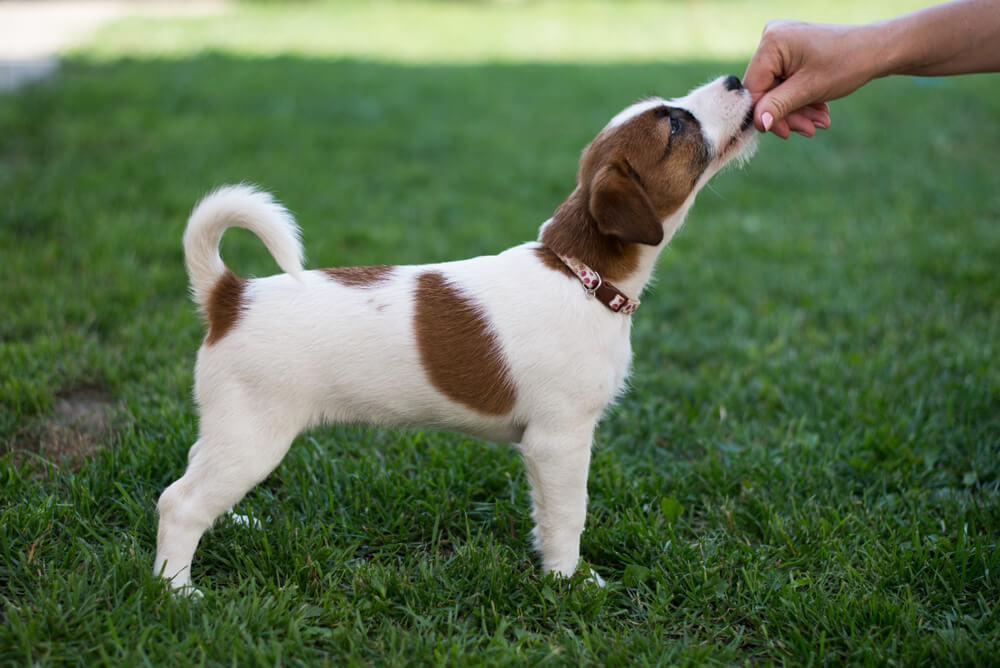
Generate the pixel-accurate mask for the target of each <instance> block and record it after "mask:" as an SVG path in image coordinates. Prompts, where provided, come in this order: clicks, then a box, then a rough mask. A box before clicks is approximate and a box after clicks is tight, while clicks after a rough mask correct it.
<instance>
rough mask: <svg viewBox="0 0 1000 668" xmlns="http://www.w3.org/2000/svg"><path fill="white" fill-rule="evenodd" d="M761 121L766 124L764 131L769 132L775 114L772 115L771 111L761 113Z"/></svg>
mask: <svg viewBox="0 0 1000 668" xmlns="http://www.w3.org/2000/svg"><path fill="white" fill-rule="evenodd" d="M760 122H761V123H763V124H764V132H767V131H768V130H770V129H771V126H772V125H773V124H774V116H772V115H771V112H769V111H765V112H764V113H763V114H761V115H760Z"/></svg>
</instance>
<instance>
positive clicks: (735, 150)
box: [715, 106, 755, 165]
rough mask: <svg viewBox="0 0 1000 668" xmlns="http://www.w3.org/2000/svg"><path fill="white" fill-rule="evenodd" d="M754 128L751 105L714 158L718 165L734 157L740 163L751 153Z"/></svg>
mask: <svg viewBox="0 0 1000 668" xmlns="http://www.w3.org/2000/svg"><path fill="white" fill-rule="evenodd" d="M754 135H755V130H754V126H753V106H750V107H749V108H748V109H747V112H746V114H745V115H744V116H743V120H742V121H741V122H740V126H739V129H738V130H737V131H736V132H735V133H733V135H732V136H731V137H730V138H729V140H728V141H727V142H726V143H725V145H724V146H723V148H722V150H721V151H719V153H718V154H717V155H716V157H715V159H716V162H718V163H719V164H720V165H721V164H725V163H727V162H729V161H730V160H732V159H733V158H736V159H737V160H739V162H740V163H741V164H742V163H743V162H745V161H746V160H748V159H749V158H750V155H751V154H752V153H753V146H754V141H753V138H754Z"/></svg>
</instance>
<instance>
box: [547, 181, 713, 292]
mask: <svg viewBox="0 0 1000 668" xmlns="http://www.w3.org/2000/svg"><path fill="white" fill-rule="evenodd" d="M693 202H694V195H693V194H692V196H691V197H690V198H688V200H687V201H686V202H684V204H683V206H681V207H680V209H678V210H677V211H675V212H674V213H672V214H671V215H670V216H669V217H668V218H667V219H666V220H665V221H664V223H663V232H664V235H663V241H662V242H661V243H660V244H658V245H656V246H649V245H646V244H637V243H629V242H626V241H623V240H621V239H619V238H617V237H613V236H609V235H607V234H603V233H602V232H601V231H600V230H598V228H597V221H596V220H594V217H593V216H592V215H591V213H590V210H589V207H588V206H587V197H586V194H585V193H584V191H583V189H582V188H581V187H579V186H577V188H576V190H574V191H573V192H572V194H570V196H569V197H567V198H566V200H565V201H564V202H563V203H562V204H560V205H559V207H558V208H557V209H556V211H555V213H554V214H553V216H552V218H551V219H549V220H548V221H547V222H546V223H545V224H544V225H542V228H541V230H540V231H539V237H538V240H539V241H540V242H541V243H542V244H543V245H545V246H547V247H548V248H550V249H552V250H553V251H555V252H556V253H561V254H563V255H571V256H573V257H575V258H577V259H579V260H580V261H581V262H583V263H584V264H586V265H587V266H589V267H590V268H592V269H593V270H594V271H596V272H597V273H599V274H600V275H601V277H602V278H603V279H604V280H607V281H611V282H612V283H614V285H615V286H616V287H617V288H618V289H619V290H621V291H622V292H624V293H625V294H626V295H628V296H629V297H632V298H635V299H638V298H639V295H641V294H642V291H643V289H645V287H646V285H647V284H648V283H649V281H650V279H651V278H652V277H653V271H654V270H655V269H656V261H657V259H658V258H659V256H660V252H661V251H662V250H663V249H664V248H665V247H666V245H667V243H669V242H670V239H671V238H672V237H673V235H674V233H675V232H676V231H677V229H678V228H679V227H680V226H681V224H682V223H683V222H684V218H685V216H686V215H687V212H688V210H689V209H690V208H691V205H692V204H693Z"/></svg>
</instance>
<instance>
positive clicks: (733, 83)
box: [155, 76, 755, 588]
mask: <svg viewBox="0 0 1000 668" xmlns="http://www.w3.org/2000/svg"><path fill="white" fill-rule="evenodd" d="M750 109H751V99H750V94H749V93H748V92H747V91H746V90H745V89H744V88H743V87H742V86H741V85H740V81H739V79H738V78H736V77H734V76H729V77H722V78H719V79H717V80H715V81H713V82H711V83H708V84H706V85H704V86H702V87H700V88H698V89H696V90H694V91H692V92H691V93H690V94H688V95H686V96H685V97H682V98H678V99H674V100H664V99H661V98H651V99H647V100H644V101H642V102H639V103H637V104H633V105H632V106H630V107H628V108H626V109H625V110H623V111H622V112H621V113H619V114H618V115H617V116H615V117H614V118H613V119H611V122H609V123H608V125H607V126H606V127H605V128H604V129H603V130H601V132H600V134H598V135H597V137H596V138H595V139H594V141H593V142H592V143H591V144H590V145H589V146H588V147H587V148H586V149H585V150H584V152H583V156H582V158H581V161H580V169H579V173H578V176H577V185H576V188H575V189H574V190H573V192H572V193H571V194H570V195H569V197H568V198H567V199H566V201H564V202H563V203H562V204H561V205H560V206H559V207H558V209H556V212H555V214H554V215H553V216H552V218H551V219H549V220H548V221H546V222H545V223H544V224H543V225H542V227H541V230H540V235H539V240H538V241H537V242H532V243H526V244H522V245H520V246H515V247H514V248H510V249H508V250H506V251H504V252H502V253H500V254H499V255H493V256H488V257H477V258H473V259H471V260H461V261H458V262H447V263H442V264H428V265H417V266H389V265H384V266H373V267H341V268H337V269H322V270H317V271H305V270H303V268H302V248H301V245H300V243H299V239H298V233H299V230H298V227H297V226H296V224H295V222H294V220H293V219H292V217H291V216H290V215H289V214H288V212H287V211H285V209H283V208H282V207H281V206H280V205H279V204H277V203H275V202H274V200H272V199H271V197H270V196H269V195H267V194H265V193H263V192H260V191H258V190H255V189H253V188H251V187H248V186H229V187H224V188H220V189H219V190H217V191H215V192H214V193H212V194H210V195H209V196H207V197H206V198H205V199H204V200H202V201H201V202H200V203H199V204H198V206H197V207H196V208H195V210H194V212H193V213H192V214H191V218H190V220H189V221H188V226H187V230H186V231H185V233H184V252H185V257H186V261H187V269H188V273H189V275H190V279H191V285H192V290H193V293H194V299H195V301H197V303H198V305H199V306H200V307H201V309H202V310H203V312H204V314H205V316H206V318H207V321H208V335H207V337H206V338H205V342H204V344H203V345H202V347H201V349H200V350H199V351H198V361H197V365H196V369H195V396H196V399H197V402H198V406H199V408H200V413H201V423H200V431H199V438H198V440H197V442H196V443H195V444H194V445H193V446H192V447H191V450H190V452H189V454H188V466H187V470H186V471H185V473H184V475H183V477H181V478H180V479H179V480H177V481H176V482H174V483H173V484H172V485H170V486H169V487H167V489H166V490H165V491H164V492H163V494H162V495H161V496H160V500H159V513H160V526H159V533H158V537H157V546H156V563H155V571H156V573H157V574H159V575H162V576H163V577H166V578H168V579H169V580H170V581H171V583H172V585H173V586H174V587H177V588H181V587H189V586H190V585H191V559H192V557H193V556H194V551H195V548H196V546H197V544H198V541H199V539H200V538H201V535H202V534H203V533H204V532H205V530H206V529H208V528H209V526H210V525H211V524H212V523H213V522H214V521H215V519H216V518H217V517H219V516H220V515H221V514H223V513H225V512H226V511H227V510H228V509H230V508H231V507H232V506H233V505H234V504H235V503H237V502H238V501H239V500H240V499H241V498H242V497H243V496H244V495H245V494H246V493H247V492H248V491H249V490H250V489H251V488H252V487H254V485H256V484H257V483H259V482H260V481H262V480H263V479H264V478H265V477H266V476H267V475H268V474H270V473H271V471H273V470H274V468H275V467H276V466H277V465H278V463H279V462H280V461H281V459H282V457H284V455H285V453H286V452H287V451H288V448H289V446H290V445H291V443H292V440H293V439H294V438H295V436H296V435H297V434H298V433H299V432H301V431H302V430H303V429H306V428H308V427H310V426H313V425H318V424H321V423H336V422H340V423H359V422H363V423H370V424H377V425H392V426H417V425H419V426H425V427H432V428H440V429H453V430H458V431H462V432H466V433H469V434H472V435H474V436H477V437H481V438H484V439H488V440H492V441H507V442H511V443H517V444H519V445H518V447H519V449H520V451H521V453H522V455H523V457H524V462H525V467H526V469H527V473H528V478H529V480H530V483H531V499H532V503H533V506H534V509H533V513H532V517H533V519H534V521H535V529H534V538H535V543H536V546H537V549H538V550H539V551H540V552H541V557H542V566H543V568H544V570H545V572H550V571H555V572H557V573H561V574H563V575H570V574H572V573H573V572H574V570H575V569H576V567H577V563H578V561H579V558H580V534H581V533H582V531H583V526H584V518H585V515H586V505H587V469H588V466H589V464H590V448H591V439H592V435H593V432H594V428H595V426H596V425H597V422H598V420H600V418H601V414H602V412H603V411H604V410H605V408H606V407H607V406H608V405H609V404H610V403H611V402H612V401H614V399H615V398H616V397H617V396H618V395H619V393H621V391H622V389H623V388H624V386H625V382H626V378H627V376H628V373H629V365H630V361H631V356H632V350H631V345H630V342H629V332H630V330H631V327H632V318H631V314H632V313H633V312H634V311H635V308H636V306H637V305H638V303H639V302H638V301H637V299H636V298H637V297H638V296H639V295H640V294H641V293H642V290H643V287H644V286H645V285H646V283H647V282H648V281H649V279H650V276H651V274H652V272H653V268H654V266H655V264H656V259H657V257H658V255H659V253H660V251H661V250H663V248H664V246H665V245H666V244H667V242H668V241H669V240H670V238H671V237H672V236H673V234H674V232H676V231H677V228H678V227H680V225H681V223H682V222H683V220H684V217H685V215H686V214H687V212H688V210H689V209H690V208H691V205H692V204H693V202H694V199H695V195H696V194H697V192H698V190H699V189H700V188H701V187H702V186H703V185H704V184H705V183H706V182H707V181H708V180H709V178H710V177H711V176H712V175H713V174H715V173H716V172H718V171H719V170H720V169H721V168H722V167H723V166H724V165H726V164H727V163H729V162H730V161H732V160H733V159H737V158H740V159H745V158H747V157H748V156H749V154H750V153H751V152H752V150H753V146H754V143H755V139H754V134H755V133H754V130H753V127H752V125H751V118H752V117H751V115H750ZM228 227H243V228H246V229H249V230H251V231H252V232H254V233H255V234H256V235H257V236H259V237H260V239H261V240H262V241H263V242H264V244H265V245H266V246H267V248H268V250H269V251H270V252H271V254H272V255H273V256H274V259H275V260H276V261H277V263H278V265H279V266H280V267H281V268H282V269H283V270H284V271H285V272H287V273H285V274H280V275H276V276H269V277H266V278H260V279H254V280H246V279H243V278H240V277H238V276H236V275H235V274H233V273H232V272H230V271H229V270H228V269H227V268H226V266H225V265H224V264H223V262H222V259H221V258H220V256H219V241H220V239H221V237H222V233H223V231H225V229H226V228H228Z"/></svg>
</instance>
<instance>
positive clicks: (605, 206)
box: [539, 106, 710, 281]
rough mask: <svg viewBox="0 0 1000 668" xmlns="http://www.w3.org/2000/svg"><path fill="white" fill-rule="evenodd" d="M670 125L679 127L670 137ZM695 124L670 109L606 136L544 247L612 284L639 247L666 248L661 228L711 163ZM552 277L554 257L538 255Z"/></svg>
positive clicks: (585, 162)
mask: <svg viewBox="0 0 1000 668" xmlns="http://www.w3.org/2000/svg"><path fill="white" fill-rule="evenodd" d="M671 118H673V119H674V120H675V121H677V122H679V123H681V128H680V130H679V131H677V132H673V133H672V132H671ZM709 159H710V156H709V152H708V149H707V148H706V146H705V141H704V138H703V137H702V134H701V128H700V126H699V125H698V122H697V120H695V119H694V117H693V116H691V115H690V114H688V113H687V112H686V111H683V110H681V109H675V108H671V107H667V106H662V107H656V108H653V109H649V110H647V111H645V112H643V113H642V114H640V115H638V116H636V117H635V118H633V119H630V120H629V121H626V122H625V123H624V124H622V125H619V126H617V127H614V128H611V129H609V130H606V131H603V132H601V133H600V134H599V135H597V137H596V138H595V139H594V141H593V142H591V143H590V145H589V146H587V148H586V149H584V152H583V157H582V158H581V159H580V170H579V173H578V174H577V186H576V189H575V190H573V192H572V193H571V194H570V196H569V197H568V198H566V200H565V201H564V202H563V203H562V204H560V205H559V208H557V209H556V212H555V214H554V215H553V217H552V222H550V223H549V224H548V225H546V226H545V229H544V230H543V231H542V235H541V239H540V241H541V242H542V243H543V244H544V245H545V246H547V247H548V248H551V249H552V250H554V251H556V252H559V253H562V254H564V255H572V256H573V257H575V258H577V259H579V260H581V261H582V262H584V263H585V264H587V265H589V266H590V267H592V268H593V269H595V270H596V271H597V272H598V273H600V274H601V275H602V276H603V277H605V278H606V279H608V280H610V281H619V280H622V279H624V278H626V277H627V276H628V275H629V274H630V273H631V272H632V271H634V270H635V268H636V265H637V264H638V249H639V247H638V246H637V244H649V245H654V246H655V245H658V244H659V243H661V242H662V241H663V225H662V221H663V220H664V219H666V218H667V217H668V216H670V214H672V213H674V212H675V211H677V210H678V209H679V208H680V207H681V205H682V204H683V203H684V201H685V200H686V199H687V198H688V196H689V195H690V194H691V191H692V190H693V188H694V185H695V183H697V181H698V177H699V176H700V175H701V174H702V172H704V170H705V168H706V167H707V166H708V163H709ZM539 257H540V258H541V259H542V261H543V262H544V263H545V264H546V266H549V267H551V268H553V269H559V270H563V269H564V268H565V267H564V266H563V264H562V262H560V261H559V259H558V258H557V257H556V256H555V254H554V253H552V254H546V253H541V252H540V253H539Z"/></svg>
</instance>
